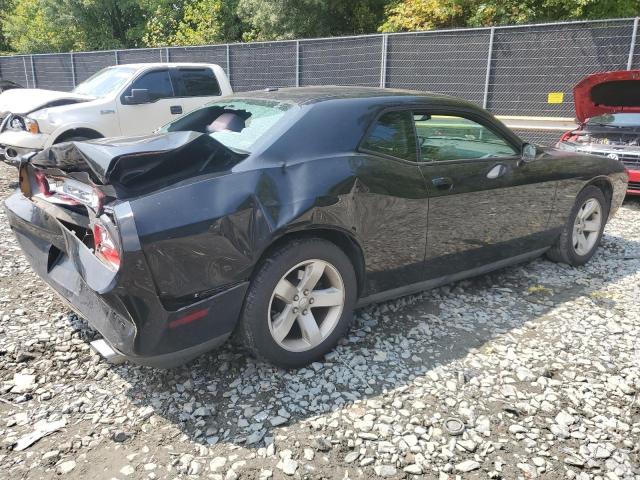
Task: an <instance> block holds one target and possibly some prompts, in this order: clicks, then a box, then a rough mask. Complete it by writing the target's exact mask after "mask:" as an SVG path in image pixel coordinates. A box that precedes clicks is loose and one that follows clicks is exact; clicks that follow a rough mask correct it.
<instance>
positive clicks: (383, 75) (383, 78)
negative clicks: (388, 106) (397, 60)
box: [380, 33, 389, 88]
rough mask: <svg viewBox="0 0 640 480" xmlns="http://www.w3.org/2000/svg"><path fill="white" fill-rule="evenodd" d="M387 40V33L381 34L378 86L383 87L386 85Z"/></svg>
mask: <svg viewBox="0 0 640 480" xmlns="http://www.w3.org/2000/svg"><path fill="white" fill-rule="evenodd" d="M388 42H389V35H388V34H386V33H385V34H384V35H382V58H381V59H380V88H385V87H386V85H387V44H388Z"/></svg>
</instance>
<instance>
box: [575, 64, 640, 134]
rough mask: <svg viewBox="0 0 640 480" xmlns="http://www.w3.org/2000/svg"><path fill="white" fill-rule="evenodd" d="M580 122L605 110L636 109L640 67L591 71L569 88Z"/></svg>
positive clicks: (639, 104)
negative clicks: (571, 88)
mask: <svg viewBox="0 0 640 480" xmlns="http://www.w3.org/2000/svg"><path fill="white" fill-rule="evenodd" d="M573 102H574V105H575V109H576V118H577V119H578V121H579V122H580V123H584V122H585V121H586V120H587V119H589V118H591V117H595V116H597V115H603V114H605V113H621V112H629V113H640V70H621V71H617V72H601V73H594V74H593V75H589V76H588V77H586V78H584V79H582V80H581V81H580V83H578V84H577V85H576V86H575V87H574V88H573Z"/></svg>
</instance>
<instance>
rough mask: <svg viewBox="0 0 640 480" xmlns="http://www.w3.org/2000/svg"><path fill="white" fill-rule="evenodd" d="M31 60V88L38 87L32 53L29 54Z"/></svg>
mask: <svg viewBox="0 0 640 480" xmlns="http://www.w3.org/2000/svg"><path fill="white" fill-rule="evenodd" d="M29 60H30V62H31V78H32V79H33V88H38V80H37V79H36V69H35V68H34V66H33V55H29Z"/></svg>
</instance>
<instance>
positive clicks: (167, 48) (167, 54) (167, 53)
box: [164, 47, 171, 63]
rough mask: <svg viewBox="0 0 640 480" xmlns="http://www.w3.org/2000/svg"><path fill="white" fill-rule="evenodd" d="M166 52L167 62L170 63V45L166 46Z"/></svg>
mask: <svg viewBox="0 0 640 480" xmlns="http://www.w3.org/2000/svg"><path fill="white" fill-rule="evenodd" d="M164 53H165V55H166V56H167V63H169V62H170V61H171V59H170V58H169V47H164Z"/></svg>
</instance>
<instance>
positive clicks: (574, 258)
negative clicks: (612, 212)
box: [547, 185, 609, 267]
mask: <svg viewBox="0 0 640 480" xmlns="http://www.w3.org/2000/svg"><path fill="white" fill-rule="evenodd" d="M608 217H609V203H608V202H607V200H606V198H605V196H604V194H603V193H602V190H600V189H599V188H597V187H594V186H592V185H590V186H588V187H585V188H584V189H583V190H582V191H581V192H580V194H579V195H578V197H577V198H576V203H575V205H574V207H573V209H572V210H571V214H570V215H569V218H568V219H567V223H566V224H565V225H564V227H563V229H562V233H561V234H560V238H559V239H558V241H557V242H556V244H555V245H554V246H553V247H551V249H549V250H548V251H547V257H548V258H549V259H550V260H553V261H554V262H562V263H567V264H569V265H572V266H574V267H577V266H581V265H584V264H585V263H587V262H588V261H589V260H590V259H591V257H593V254H594V253H595V251H596V249H597V248H598V245H599V244H600V240H601V239H602V233H603V231H604V227H605V225H606V223H607V218H608Z"/></svg>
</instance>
